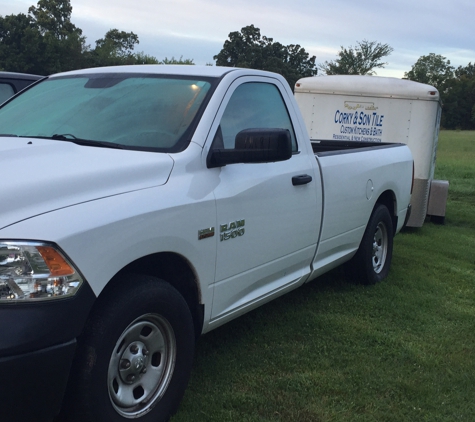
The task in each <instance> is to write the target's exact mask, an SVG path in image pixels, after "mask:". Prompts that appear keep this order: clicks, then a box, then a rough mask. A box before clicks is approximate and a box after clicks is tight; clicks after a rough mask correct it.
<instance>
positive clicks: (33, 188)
mask: <svg viewBox="0 0 475 422" xmlns="http://www.w3.org/2000/svg"><path fill="white" fill-rule="evenodd" d="M172 168H173V159H172V158H171V157H170V156H169V155H167V154H163V153H154V152H144V151H129V150H121V149H110V148H99V147H90V146H81V145H76V144H74V143H72V142H65V141H51V140H44V139H32V138H10V137H0V172H1V175H2V177H1V183H0V198H1V199H0V229H1V228H4V227H6V226H9V225H11V224H14V223H16V222H18V221H21V220H24V219H27V218H31V217H33V216H35V215H39V214H43V213H46V212H49V211H53V210H56V209H59V208H64V207H68V206H71V205H75V204H79V203H81V202H86V201H93V200H95V199H99V198H103V197H106V196H112V195H119V194H121V193H125V192H130V191H134V190H139V189H145V188H149V187H152V186H158V185H163V184H165V183H166V182H167V180H168V177H169V176H170V172H171V170H172Z"/></svg>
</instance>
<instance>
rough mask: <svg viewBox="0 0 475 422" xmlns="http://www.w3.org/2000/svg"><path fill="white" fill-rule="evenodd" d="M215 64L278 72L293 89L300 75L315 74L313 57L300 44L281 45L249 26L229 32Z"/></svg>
mask: <svg viewBox="0 0 475 422" xmlns="http://www.w3.org/2000/svg"><path fill="white" fill-rule="evenodd" d="M213 59H214V60H216V65H217V66H230V67H244V68H250V69H261V70H268V71H271V72H276V73H280V74H281V75H282V76H283V77H284V78H285V79H286V80H287V82H288V83H289V85H290V86H291V87H292V88H293V87H294V85H295V82H296V81H297V80H298V79H300V78H303V77H307V76H314V75H316V74H317V67H316V65H315V56H312V57H310V55H309V54H308V53H307V52H306V51H305V49H304V48H302V47H301V46H300V45H294V44H291V45H288V46H284V45H282V44H281V43H279V42H274V40H273V38H269V37H266V36H261V32H260V29H259V28H256V27H255V26H254V25H248V26H245V27H243V28H242V29H241V32H238V31H235V32H231V33H230V34H229V39H228V40H226V41H225V42H224V45H223V48H222V49H221V51H220V52H219V53H218V54H217V55H215V56H214V57H213Z"/></svg>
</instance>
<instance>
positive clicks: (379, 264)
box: [350, 204, 394, 284]
mask: <svg viewBox="0 0 475 422" xmlns="http://www.w3.org/2000/svg"><path fill="white" fill-rule="evenodd" d="M393 233H394V230H393V223H392V219H391V215H390V213H389V210H388V208H387V207H386V206H384V205H381V204H377V205H376V207H375V208H374V210H373V213H372V214H371V217H370V219H369V222H368V225H367V226H366V230H365V232H364V235H363V239H362V240H361V244H360V247H359V249H358V251H357V252H356V255H355V256H354V257H353V258H352V260H351V261H350V272H351V275H350V277H351V278H352V279H354V280H355V281H357V282H359V283H362V284H375V283H378V282H380V281H381V280H383V279H384V278H386V276H387V275H388V273H389V268H390V266H391V259H392V253H393Z"/></svg>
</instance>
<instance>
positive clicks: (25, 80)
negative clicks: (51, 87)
mask: <svg viewBox="0 0 475 422" xmlns="http://www.w3.org/2000/svg"><path fill="white" fill-rule="evenodd" d="M42 77H43V76H39V75H30V74H27V73H15V72H0V104H1V103H3V102H4V101H6V100H8V99H9V98H10V97H11V96H13V95H15V94H16V93H17V92H19V91H21V90H22V89H23V88H26V87H27V86H28V85H31V84H32V83H33V82H35V81H37V80H38V79H41V78H42Z"/></svg>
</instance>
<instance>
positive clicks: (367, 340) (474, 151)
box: [172, 131, 475, 422]
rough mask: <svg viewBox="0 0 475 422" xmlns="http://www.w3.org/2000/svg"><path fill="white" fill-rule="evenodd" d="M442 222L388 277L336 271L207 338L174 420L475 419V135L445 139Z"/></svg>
mask: <svg viewBox="0 0 475 422" xmlns="http://www.w3.org/2000/svg"><path fill="white" fill-rule="evenodd" d="M436 178H439V179H446V180H449V181H450V190H449V201H448V205H447V217H446V221H445V225H443V226H441V225H435V224H432V223H430V222H428V223H426V224H425V225H424V227H422V228H421V229H412V230H406V231H404V232H403V233H401V234H399V235H398V236H397V237H396V238H395V247H394V258H393V263H392V269H391V273H390V276H389V277H388V278H387V280H385V281H384V282H382V283H380V284H378V285H376V286H359V285H352V284H349V283H347V282H346V281H345V278H344V275H343V273H342V272H341V270H338V269H337V270H335V271H333V272H331V273H329V274H327V275H325V276H323V277H321V278H320V279H319V280H316V281H315V282H313V283H310V284H307V285H305V286H303V287H302V288H300V289H298V290H296V291H294V292H292V293H290V294H287V295H286V296H283V297H281V298H279V299H278V300H276V301H274V302H272V303H270V304H268V305H265V306H263V307H261V308H259V309H257V310H256V311H253V312H251V313H249V314H247V315H245V316H243V317H241V318H238V319H237V320H234V321H233V322H231V323H229V324H227V325H225V326H223V327H221V328H218V329H217V330H215V331H213V332H211V333H209V334H207V335H205V336H202V338H201V339H200V340H199V341H198V344H197V353H196V359H195V365H194V369H193V373H192V378H191V382H190V385H189V387H188V390H187V392H186V395H185V398H184V400H183V402H182V405H181V407H180V410H179V412H178V414H177V415H176V416H175V417H174V418H173V419H172V421H173V422H184V421H186V422H188V421H194V422H196V421H220V422H221V421H322V422H326V421H352V422H353V421H431V422H434V421H473V420H475V416H474V415H475V132H452V131H442V132H441V134H440V143H439V150H438V158H437V170H436Z"/></svg>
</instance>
